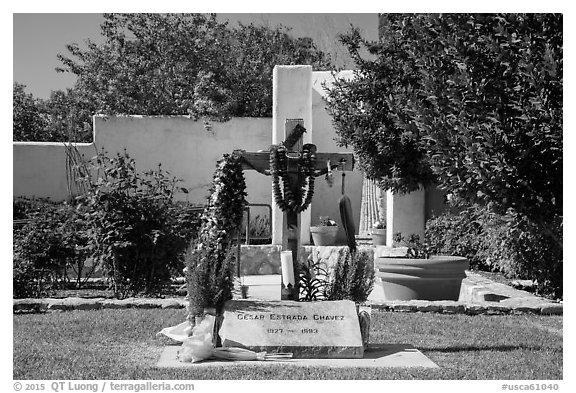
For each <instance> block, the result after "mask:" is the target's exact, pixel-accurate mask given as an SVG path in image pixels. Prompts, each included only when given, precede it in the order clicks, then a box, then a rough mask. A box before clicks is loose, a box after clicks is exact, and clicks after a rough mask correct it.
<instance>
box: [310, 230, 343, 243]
mask: <svg viewBox="0 0 576 393" xmlns="http://www.w3.org/2000/svg"><path fill="white" fill-rule="evenodd" d="M310 233H311V234H312V240H313V241H314V245H315V246H333V245H334V244H336V236H337V235H338V227H337V226H321V227H310Z"/></svg>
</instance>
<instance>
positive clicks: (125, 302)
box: [102, 298, 134, 309]
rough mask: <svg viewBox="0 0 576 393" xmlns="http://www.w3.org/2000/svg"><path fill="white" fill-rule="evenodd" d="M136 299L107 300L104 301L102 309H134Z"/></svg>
mask: <svg viewBox="0 0 576 393" xmlns="http://www.w3.org/2000/svg"><path fill="white" fill-rule="evenodd" d="M133 301H134V298H128V299H121V300H120V299H106V300H103V301H102V308H104V309H125V308H130V307H132V302H133Z"/></svg>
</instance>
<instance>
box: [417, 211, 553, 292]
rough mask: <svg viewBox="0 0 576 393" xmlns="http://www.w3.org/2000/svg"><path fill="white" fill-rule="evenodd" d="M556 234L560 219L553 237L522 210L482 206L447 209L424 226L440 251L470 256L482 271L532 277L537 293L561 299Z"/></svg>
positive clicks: (521, 277)
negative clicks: (501, 210)
mask: <svg viewBox="0 0 576 393" xmlns="http://www.w3.org/2000/svg"><path fill="white" fill-rule="evenodd" d="M552 236H556V237H557V238H562V223H561V222H558V223H557V224H556V226H555V233H554V234H552V235H550V234H548V232H547V230H546V229H543V228H541V227H539V226H538V225H536V224H535V223H532V222H530V221H529V220H528V219H527V218H525V217H522V216H520V215H518V214H513V213H512V212H508V213H507V214H505V215H499V214H496V213H492V212H490V211H489V210H488V209H487V208H482V207H478V206H474V207H469V208H466V209H464V210H462V211H460V212H459V213H455V212H452V211H447V212H445V213H444V214H443V215H441V216H439V217H436V218H434V219H432V220H429V221H428V222H427V224H426V238H427V239H428V241H429V242H430V243H431V244H433V246H435V247H437V250H438V252H439V253H442V254H450V255H459V256H463V257H466V258H468V260H469V261H470V265H471V266H472V267H473V268H476V269H479V270H489V271H499V272H501V273H503V274H504V275H505V276H506V277H508V278H517V279H530V280H534V281H535V282H536V289H537V292H538V293H539V294H541V295H543V296H547V297H552V298H562V296H563V295H562V292H563V282H562V274H563V259H562V249H561V248H559V247H558V246H557V242H556V241H554V240H552V239H551V237H552Z"/></svg>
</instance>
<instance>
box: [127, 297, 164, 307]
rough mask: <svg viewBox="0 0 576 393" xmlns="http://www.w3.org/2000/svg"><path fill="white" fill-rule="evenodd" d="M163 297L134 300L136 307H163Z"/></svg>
mask: <svg viewBox="0 0 576 393" xmlns="http://www.w3.org/2000/svg"><path fill="white" fill-rule="evenodd" d="M162 300H163V299H135V300H133V301H132V307H134V308H161V307H162V303H161V301H162Z"/></svg>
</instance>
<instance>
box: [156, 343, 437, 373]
mask: <svg viewBox="0 0 576 393" xmlns="http://www.w3.org/2000/svg"><path fill="white" fill-rule="evenodd" d="M179 349H180V345H170V346H167V347H165V348H164V350H163V351H162V353H161V355H160V359H159V360H158V363H157V364H156V367H159V368H185V367H219V366H222V365H227V364H230V365H235V366H237V365H246V366H258V367H266V366H273V365H278V364H281V365H282V366H293V367H311V366H312V367H336V368H338V367H355V368H356V367H357V368H362V367H369V368H405V367H424V368H439V367H438V365H437V364H436V363H434V362H433V361H432V360H430V359H429V358H428V357H426V356H425V355H424V354H423V353H422V352H420V351H419V350H417V349H416V348H414V347H413V346H411V345H406V344H375V345H371V346H370V347H369V348H368V350H366V351H364V358H363V359H289V360H282V361H222V360H206V361H203V362H199V363H183V362H180V361H179V360H178V359H177V357H176V355H177V353H178V350H179Z"/></svg>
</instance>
